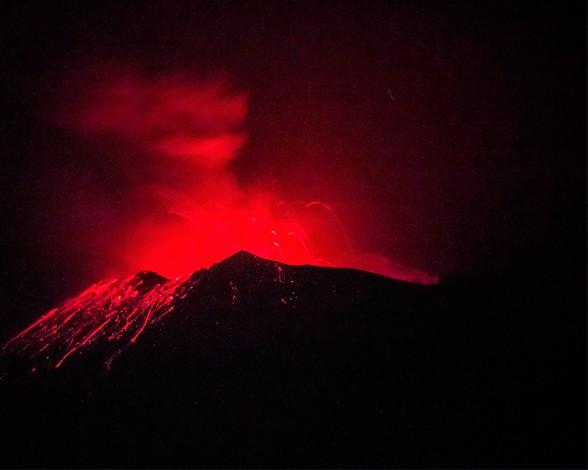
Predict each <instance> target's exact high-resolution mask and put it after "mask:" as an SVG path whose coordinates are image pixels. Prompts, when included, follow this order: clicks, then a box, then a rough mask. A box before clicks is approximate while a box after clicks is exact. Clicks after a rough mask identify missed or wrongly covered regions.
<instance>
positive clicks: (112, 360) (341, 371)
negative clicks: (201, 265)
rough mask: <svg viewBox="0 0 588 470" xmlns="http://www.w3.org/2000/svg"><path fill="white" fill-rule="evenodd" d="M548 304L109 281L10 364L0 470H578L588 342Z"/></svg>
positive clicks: (471, 295) (495, 287)
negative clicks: (222, 469)
mask: <svg viewBox="0 0 588 470" xmlns="http://www.w3.org/2000/svg"><path fill="white" fill-rule="evenodd" d="M541 287H542V286H539V285H537V284H536V283H533V282H529V281H520V280H519V281H518V282H517V283H514V282H513V280H512V279H511V280H500V281H498V280H488V279H485V280H483V281H482V280H477V281H472V280H459V281H453V282H445V283H441V284H440V285H437V286H422V285H413V284H407V283H404V282H399V281H395V280H391V279H387V278H384V277H381V276H377V275H374V274H370V273H365V272H361V271H355V270H348V269H328V268H317V267H312V266H296V267H295V266H287V265H283V264H280V263H276V262H273V261H269V260H264V259H261V258H258V257H256V256H254V255H251V254H249V253H245V252H240V253H237V254H235V255H233V256H232V257H230V258H228V259H226V260H225V261H223V262H221V263H219V264H217V265H215V266H213V267H211V268H210V269H208V270H201V271H198V272H197V273H194V274H193V275H192V276H191V277H189V278H188V279H174V280H168V279H165V278H162V277H161V276H159V275H157V274H155V273H148V272H145V273H139V274H137V275H136V276H134V277H131V278H129V279H124V280H110V281H103V282H102V283H98V284H96V285H94V286H91V287H90V288H89V289H88V290H86V291H84V292H83V293H81V294H80V295H79V296H78V297H75V298H73V299H70V300H69V301H67V302H65V303H64V304H63V305H62V306H60V307H58V308H57V309H54V310H52V311H50V312H48V313H47V314H45V316H43V317H41V318H40V319H39V320H38V321H37V322H36V323H35V324H33V325H32V326H31V327H29V328H28V329H27V330H25V331H24V332H23V333H21V334H20V335H18V336H17V337H15V338H13V339H12V340H11V341H10V342H9V343H8V344H7V345H6V346H5V347H4V350H3V356H2V370H3V372H2V373H1V374H2V375H0V377H2V379H1V380H0V387H1V388H2V393H3V395H2V405H1V408H0V411H1V416H0V419H1V420H2V422H3V423H4V428H5V433H4V434H5V436H4V437H3V447H4V450H3V452H2V454H3V462H4V464H5V466H10V467H58V466H59V467H68V466H69V467H128V466H135V467H136V466H140V467H218V466H232V467H248V466H256V467H260V466H261V467H284V466H286V467H324V466H327V467H395V466H400V467H511V468H512V467H522V466H527V467H557V468H563V467H582V466H584V465H585V437H586V430H585V418H586V413H585V410H586V407H585V390H586V388H585V383H584V381H583V380H582V377H585V375H584V374H585V369H584V367H585V355H584V353H585V351H583V349H582V348H583V342H582V338H583V337H584V335H585V331H581V330H580V329H578V328H575V327H574V326H575V325H576V324H575V323H574V322H573V321H571V317H570V321H569V322H566V321H563V320H564V319H562V318H561V316H565V315H566V312H565V311H563V312H562V311H561V299H562V293H563V292H564V291H565V286H564V287H557V286H553V288H552V289H551V290H548V289H544V288H541ZM544 312H549V315H546V314H545V313H544ZM555 315H559V316H560V318H558V319H557V320H558V321H554V320H555V318H554V316H555Z"/></svg>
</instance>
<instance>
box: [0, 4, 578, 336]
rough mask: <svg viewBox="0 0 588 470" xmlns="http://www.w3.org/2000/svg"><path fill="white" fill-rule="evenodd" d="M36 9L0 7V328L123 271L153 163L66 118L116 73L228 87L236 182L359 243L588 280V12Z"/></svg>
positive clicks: (423, 260) (470, 266)
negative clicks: (236, 137) (235, 132)
mask: <svg viewBox="0 0 588 470" xmlns="http://www.w3.org/2000/svg"><path fill="white" fill-rule="evenodd" d="M39 3H40V2H34V1H22V2H12V4H11V5H4V6H3V8H2V15H1V16H2V23H3V24H2V27H1V38H2V39H1V43H2V44H3V46H4V47H3V49H4V52H3V54H2V69H1V70H2V75H1V78H0V83H1V87H2V98H3V110H4V119H3V132H2V155H3V159H2V172H0V175H1V177H0V178H1V182H2V183H1V184H2V199H1V200H2V204H1V207H2V218H3V224H2V228H3V230H2V232H4V233H3V235H2V237H3V241H2V250H3V259H4V269H3V278H4V281H3V282H2V290H3V293H2V297H1V302H2V303H1V304H0V307H1V308H2V312H3V313H2V315H3V320H2V324H1V326H0V333H1V334H2V337H5V336H6V335H7V334H9V333H13V332H14V330H15V328H16V327H17V326H23V325H24V324H25V323H26V322H27V321H28V320H30V319H31V318H32V317H33V316H35V315H36V314H37V313H38V312H39V310H40V309H44V308H48V307H50V306H52V305H54V304H55V303H57V302H58V301H60V300H62V299H63V298H64V297H66V296H68V295H71V294H74V293H75V292H77V291H79V290H80V289H81V288H84V287H85V286H86V285H87V284H88V283H89V282H91V281H94V280H96V278H97V277H98V276H99V275H100V274H101V271H100V270H102V269H105V266H106V267H107V265H108V264H109V263H110V262H111V260H110V259H109V256H110V255H105V252H104V250H103V249H102V248H101V245H100V244H99V243H98V242H97V241H96V237H95V234H96V233H103V234H104V238H105V239H108V240H111V239H112V238H116V237H117V234H118V232H117V228H116V227H117V226H118V225H119V224H118V222H119V221H120V218H121V217H123V216H124V214H126V213H125V212H124V211H125V209H120V207H121V206H124V205H125V204H126V202H125V201H128V194H127V188H128V186H129V182H128V181H129V180H128V175H129V173H131V174H132V173H133V172H134V171H136V172H139V171H144V170H143V169H141V170H139V168H142V167H143V166H145V165H143V163H141V164H138V163H135V164H130V165H128V164H127V165H126V167H125V169H124V171H123V170H121V164H120V159H119V158H118V157H116V155H120V154H121V153H124V152H125V151H126V150H125V148H124V147H121V145H122V144H120V142H117V141H116V139H114V140H113V138H112V136H110V137H107V138H105V137H104V136H88V135H86V134H84V133H83V132H81V131H80V130H79V129H77V128H75V126H74V127H72V126H69V127H67V126H62V125H59V123H56V119H55V115H56V114H58V115H59V114H63V113H64V112H65V113H67V110H71V109H75V108H76V106H77V103H78V102H77V101H76V99H75V98H72V96H73V95H75V93H74V94H73V95H72V94H70V93H69V92H70V91H71V90H72V89H77V88H76V87H79V86H80V83H82V85H83V83H84V80H86V78H87V76H88V75H87V74H88V70H92V67H96V66H98V67H102V70H110V71H112V73H113V74H115V73H116V70H117V68H116V67H115V66H113V65H112V64H118V67H120V66H121V64H122V66H123V67H125V66H129V67H131V66H132V67H134V68H135V69H137V70H141V74H143V76H145V77H157V76H161V75H165V74H168V73H176V72H181V73H186V74H190V75H191V76H197V77H201V78H202V79H206V78H209V77H223V79H226V81H227V83H229V84H230V87H232V89H234V90H237V92H239V93H243V94H245V95H246V96H247V99H248V112H247V116H246V117H245V119H244V122H243V128H244V129H245V131H246V133H247V135H248V139H247V142H246V144H245V145H244V146H243V148H242V150H241V152H240V154H239V156H238V158H235V159H233V160H232V161H231V162H230V168H229V170H230V172H231V174H232V175H234V177H235V178H236V180H237V181H238V183H239V185H243V186H247V187H253V186H263V187H269V188H272V190H273V191H276V192H278V193H279V194H280V196H281V197H283V198H284V199H287V200H303V201H314V200H320V201H324V202H325V203H328V204H329V205H330V206H332V207H334V208H335V209H336V211H337V213H338V215H339V217H340V219H341V221H342V223H343V225H344V226H345V227H346V229H347V231H348V232H349V234H350V236H351V237H352V239H353V241H354V243H355V245H356V246H358V247H359V248H360V249H362V250H370V251H373V252H377V253H380V254H383V255H385V256H387V257H390V258H391V259H394V260H396V261H398V262H399V263H402V264H404V265H407V266H412V267H415V268H417V269H420V270H423V271H426V272H430V273H434V274H438V275H440V276H441V277H442V278H443V277H444V276H470V275H471V276H474V275H476V276H477V275H496V276H500V275H502V273H508V275H509V276H512V277H513V279H516V276H526V277H528V276H547V277H550V278H551V279H552V280H553V282H564V283H565V282H572V281H577V282H580V284H584V285H585V274H586V273H585V269H586V246H585V244H586V45H585V39H586V28H585V22H586V6H585V2H581V1H576V2H574V1H569V2H553V1H552V2H486V3H485V4H482V3H479V2H430V3H428V2H346V3H344V2H234V3H233V2H165V1H153V2H144V3H141V2H94V3H93V4H92V3H87V2H65V3H59V4H58V5H57V4H51V3H46V4H44V5H40V4H39ZM105 64H106V65H105ZM104 67H106V68H104ZM82 88H83V86H82ZM64 110H65V111H64ZM129 152H131V153H133V152H136V149H135V150H129ZM133 155H134V154H133ZM130 161H135V162H136V159H135V160H133V159H131V160H130ZM147 166H149V165H147ZM149 168H151V169H153V168H155V167H153V166H150V167H149ZM85 194H90V196H88V197H87V203H88V204H89V205H90V206H92V207H95V206H96V204H99V205H100V207H101V208H102V209H103V210H102V211H100V215H99V216H98V215H96V216H94V215H95V214H96V213H95V212H91V213H90V215H88V213H87V212H84V211H79V210H69V209H68V208H69V207H70V206H71V205H74V206H75V207H79V205H76V204H78V203H79V200H80V199H83V197H81V196H80V195H85ZM96 195H98V196H96ZM88 201H89V202H88ZM121 201H122V202H121ZM83 203H84V202H83V201H82V203H81V204H83ZM121 214H123V215H121ZM109 233H110V238H109ZM98 267H99V268H98ZM576 300H578V301H580V300H579V298H577V299H576Z"/></svg>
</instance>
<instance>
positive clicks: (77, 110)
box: [60, 70, 436, 283]
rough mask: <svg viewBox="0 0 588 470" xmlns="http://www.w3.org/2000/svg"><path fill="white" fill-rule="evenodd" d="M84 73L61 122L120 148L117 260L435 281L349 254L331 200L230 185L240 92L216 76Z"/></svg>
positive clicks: (170, 268)
mask: <svg viewBox="0 0 588 470" xmlns="http://www.w3.org/2000/svg"><path fill="white" fill-rule="evenodd" d="M89 77H90V79H89V80H87V81H86V82H85V83H82V84H81V85H79V87H78V90H77V91H78V95H77V97H76V99H74V100H70V103H71V102H73V105H69V106H67V107H64V110H63V112H62V115H61V117H60V120H61V122H62V123H66V124H67V126H68V127H69V128H73V129H75V130H76V131H78V132H79V131H81V132H82V135H83V136H88V137H91V138H93V139H96V138H98V139H109V141H111V142H115V144H116V143H119V144H120V146H121V148H122V147H124V149H125V150H122V149H121V150H120V155H119V154H118V153H117V156H116V158H115V161H116V162H117V164H116V165H114V167H113V169H112V170H111V171H113V172H118V173H120V175H119V176H122V177H123V178H126V181H127V182H126V186H125V188H124V191H125V192H126V193H127V196H128V197H127V198H126V199H125V200H124V203H123V204H124V205H125V211H126V212H125V214H128V216H127V217H125V219H124V220H122V221H117V222H116V225H117V226H116V227H107V226H105V227H102V230H104V231H106V232H108V231H109V230H111V229H113V230H115V231H116V233H117V234H119V236H118V238H119V239H118V240H117V241H116V243H114V245H115V246H113V247H111V249H110V252H109V253H108V256H111V257H112V259H113V263H112V264H113V266H117V267H119V269H123V270H124V271H126V272H127V273H132V272H137V271H142V270H151V271H155V272H158V273H160V274H162V275H164V276H168V277H175V276H177V275H180V274H182V275H185V274H189V273H191V272H193V271H195V270H197V269H199V268H202V267H207V266H210V265H211V264H212V263H215V262H218V261H220V260H222V259H224V258H226V257H228V256H230V255H231V254H233V253H235V252H237V251H239V250H246V251H250V252H252V253H255V254H257V255H259V256H262V257H265V258H271V259H274V260H277V261H282V262H285V263H290V264H315V265H326V266H345V267H356V268H359V269H364V270H368V271H374V272H378V273H381V274H384V275H387V276H391V277H395V278H399V279H404V280H408V281H413V282H421V283H430V282H435V281H436V279H435V277H434V276H430V275H428V274H426V273H423V272H420V271H418V270H414V269H410V268H406V267H403V266H400V265H398V264H395V263H393V262H392V261H391V260H389V259H387V258H385V257H383V256H374V255H370V256H368V255H365V254H362V253H357V252H356V251H355V250H354V249H353V245H352V242H351V240H350V239H349V236H348V235H347V233H346V229H345V228H344V227H343V226H342V224H341V223H340V221H339V219H338V216H337V214H336V213H335V212H334V211H333V210H332V209H331V208H330V207H329V206H328V205H327V204H324V203H322V202H318V201H308V202H307V203H289V202H286V201H282V200H281V199H280V197H279V195H278V194H276V193H275V192H272V191H266V190H259V189H255V190H253V189H251V188H246V187H243V186H242V185H240V184H238V183H237V180H236V178H235V176H234V174H233V173H232V171H231V165H230V162H231V160H233V159H235V158H237V157H238V154H239V151H240V150H241V149H242V147H243V146H244V145H245V144H246V140H247V136H246V133H245V131H244V130H243V125H244V121H245V118H246V115H247V111H248V99H247V96H246V95H245V94H244V93H242V92H238V91H234V90H231V89H230V88H229V87H228V86H227V85H226V83H225V82H223V81H222V80H214V81H210V80H208V81H197V80H194V79H191V78H189V77H187V76H184V75H181V74H175V75H158V76H147V75H145V74H142V73H139V72H137V71H128V70H126V71H118V70H109V71H106V73H105V71H104V70H102V71H100V73H97V74H95V75H92V74H90V75H89ZM145 169H147V171H146V170H145ZM139 174H140V175H141V176H140V177H139V176H138V175H139ZM97 236H99V234H97ZM121 267H122V268H121Z"/></svg>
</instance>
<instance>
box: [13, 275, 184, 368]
mask: <svg viewBox="0 0 588 470" xmlns="http://www.w3.org/2000/svg"><path fill="white" fill-rule="evenodd" d="M153 283H155V284H156V285H155V286H154V287H153V285H152V284H153ZM186 285H187V284H186V282H185V281H184V280H183V279H181V278H177V279H175V280H171V281H168V280H166V279H163V278H157V277H156V276H155V275H153V274H146V273H143V274H139V275H137V276H135V277H132V278H127V279H123V280H117V279H110V280H107V281H101V282H98V283H96V284H94V285H92V286H90V287H89V288H88V289H86V290H85V291H83V292H82V293H81V294H79V295H78V296H76V297H74V298H72V299H69V300H67V301H65V302H64V303H63V304H62V305H61V306H60V307H58V308H55V309H52V310H50V311H49V312H48V313H46V314H45V315H43V316H42V317H41V318H40V319H39V320H37V321H36V322H34V323H33V324H32V325H30V326H29V327H28V328H26V329H25V330H23V331H22V332H21V333H19V334H18V335H17V336H15V337H14V338H12V339H11V340H10V341H9V342H8V343H6V345H5V346H4V348H3V351H5V352H13V353H15V352H16V353H26V354H28V355H29V356H30V357H31V358H33V359H40V360H41V362H45V363H48V364H49V365H51V366H53V367H55V368H59V367H61V365H62V364H63V363H64V362H65V361H66V360H67V359H68V358H69V357H70V356H72V355H74V354H75V353H77V352H78V351H80V350H82V349H84V348H85V347H87V346H89V345H91V344H93V343H95V342H96V341H103V340H106V341H108V342H110V343H111V344H113V345H115V346H116V347H117V348H118V350H117V351H116V352H115V353H114V355H113V356H112V357H111V358H110V359H108V360H107V362H106V366H107V367H110V364H111V362H112V360H113V359H114V358H115V357H116V356H117V355H118V354H119V353H120V352H121V351H122V349H124V348H125V347H126V346H127V345H129V344H132V343H134V342H135V341H136V340H137V338H138V337H139V336H140V335H141V333H143V331H144V330H145V328H146V327H147V326H148V325H150V324H153V323H157V322H158V321H159V320H160V319H161V318H163V317H164V316H165V315H167V314H169V313H170V312H171V311H172V310H173V309H174V300H175V299H176V297H178V298H181V297H183V296H185V295H186V293H187V291H188V289H189V287H186V288H185V289H182V287H184V286H186Z"/></svg>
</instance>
